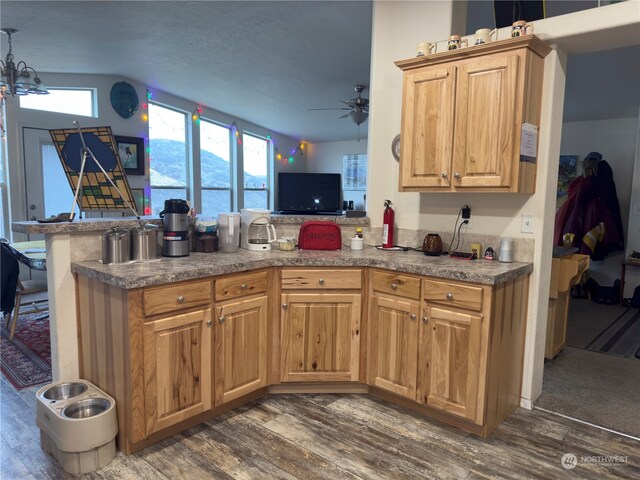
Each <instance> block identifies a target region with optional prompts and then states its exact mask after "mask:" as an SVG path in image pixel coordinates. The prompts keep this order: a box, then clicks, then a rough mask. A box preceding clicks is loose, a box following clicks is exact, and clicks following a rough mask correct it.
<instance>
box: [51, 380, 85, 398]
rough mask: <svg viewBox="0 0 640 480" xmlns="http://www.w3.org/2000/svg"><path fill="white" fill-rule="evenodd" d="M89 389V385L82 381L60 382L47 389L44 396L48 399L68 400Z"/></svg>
mask: <svg viewBox="0 0 640 480" xmlns="http://www.w3.org/2000/svg"><path fill="white" fill-rule="evenodd" d="M86 391H87V386H86V385H85V384H84V383H80V382H68V383H60V384H58V385H56V386H54V387H51V388H50V389H49V390H46V391H45V392H44V393H43V394H42V396H43V397H44V398H46V399H47V400H67V399H69V398H73V397H77V396H78V395H80V394H82V393H84V392H86Z"/></svg>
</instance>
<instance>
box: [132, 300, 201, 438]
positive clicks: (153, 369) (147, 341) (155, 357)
mask: <svg viewBox="0 0 640 480" xmlns="http://www.w3.org/2000/svg"><path fill="white" fill-rule="evenodd" d="M211 320H212V317H211V309H205V310H198V311H196V312H191V313H185V314H181V315H172V316H170V317H166V318H160V319H157V320H153V321H149V322H145V323H144V326H143V352H144V353H143V358H144V385H145V390H144V392H145V394H144V410H145V420H146V433H147V434H151V433H153V432H156V431H158V430H162V429H163V428H166V427H168V426H171V425H174V424H176V423H179V422H181V421H182V420H185V419H187V418H189V417H192V416H194V415H197V414H199V413H202V412H204V411H206V410H209V409H210V408H211V378H212V375H211V325H212V321H211Z"/></svg>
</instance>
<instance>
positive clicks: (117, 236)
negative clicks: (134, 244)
mask: <svg viewBox="0 0 640 480" xmlns="http://www.w3.org/2000/svg"><path fill="white" fill-rule="evenodd" d="M130 238H131V235H130V234H129V230H127V229H126V228H121V227H113V228H112V229H110V230H107V231H106V232H105V233H103V234H102V263H105V264H108V263H125V262H128V261H129V259H130V254H131V251H130V246H129V245H130V243H129V239H130Z"/></svg>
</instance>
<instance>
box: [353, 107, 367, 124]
mask: <svg viewBox="0 0 640 480" xmlns="http://www.w3.org/2000/svg"><path fill="white" fill-rule="evenodd" d="M349 116H350V117H351V120H353V123H355V124H356V125H360V124H361V123H364V122H366V121H367V118H369V114H368V113H367V112H364V111H362V110H354V111H353V112H349Z"/></svg>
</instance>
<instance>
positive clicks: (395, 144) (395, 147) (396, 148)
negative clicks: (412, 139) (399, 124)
mask: <svg viewBox="0 0 640 480" xmlns="http://www.w3.org/2000/svg"><path fill="white" fill-rule="evenodd" d="M391 153H393V158H395V159H396V160H398V161H400V134H398V135H396V136H395V138H394V139H393V140H392V141H391Z"/></svg>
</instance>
